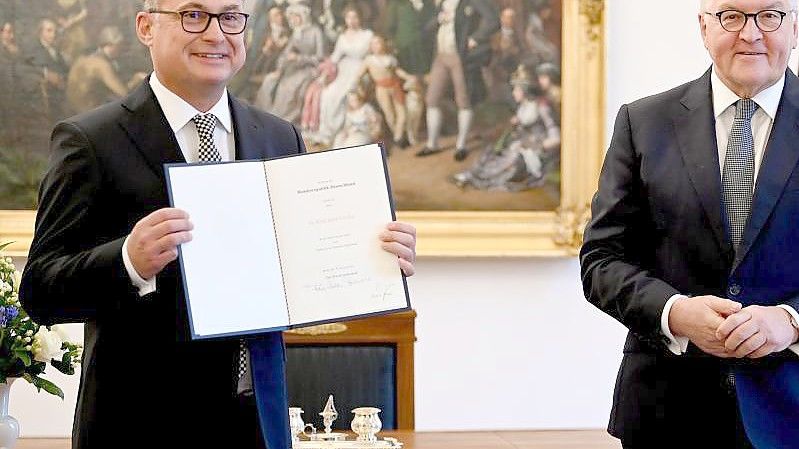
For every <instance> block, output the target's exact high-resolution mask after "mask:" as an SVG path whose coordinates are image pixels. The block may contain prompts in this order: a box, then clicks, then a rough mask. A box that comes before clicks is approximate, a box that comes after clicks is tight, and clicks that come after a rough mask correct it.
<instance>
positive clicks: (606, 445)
mask: <svg viewBox="0 0 799 449" xmlns="http://www.w3.org/2000/svg"><path fill="white" fill-rule="evenodd" d="M379 435H383V436H393V437H395V438H397V439H398V440H400V441H401V442H403V443H404V444H405V445H404V446H403V449H619V448H620V447H621V444H619V442H618V440H616V439H614V438H612V437H610V436H609V435H608V434H607V433H606V432H605V431H604V430H528V431H497V432H412V431H396V432H381V433H380V434H379ZM17 449H70V445H69V439H22V440H20V441H19V444H18V445H17Z"/></svg>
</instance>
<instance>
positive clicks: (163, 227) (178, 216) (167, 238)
mask: <svg viewBox="0 0 799 449" xmlns="http://www.w3.org/2000/svg"><path fill="white" fill-rule="evenodd" d="M193 228H194V225H192V224H191V222H190V221H189V214H187V213H186V212H184V211H182V210H180V209H175V208H163V209H159V210H157V211H155V212H153V213H151V214H150V215H148V216H146V217H144V218H142V219H141V220H139V222H138V223H136V225H135V226H134V227H133V231H131V233H130V235H129V236H128V256H130V261H131V263H132V264H133V268H134V269H135V270H136V272H137V273H139V276H141V277H142V279H150V278H152V277H153V276H155V275H156V274H158V273H160V272H161V270H163V269H164V267H165V266H166V265H167V264H168V263H169V262H172V261H173V260H175V259H177V257H178V245H180V244H181V243H186V242H188V241H190V240H191V232H189V231H191V230H192V229H193Z"/></svg>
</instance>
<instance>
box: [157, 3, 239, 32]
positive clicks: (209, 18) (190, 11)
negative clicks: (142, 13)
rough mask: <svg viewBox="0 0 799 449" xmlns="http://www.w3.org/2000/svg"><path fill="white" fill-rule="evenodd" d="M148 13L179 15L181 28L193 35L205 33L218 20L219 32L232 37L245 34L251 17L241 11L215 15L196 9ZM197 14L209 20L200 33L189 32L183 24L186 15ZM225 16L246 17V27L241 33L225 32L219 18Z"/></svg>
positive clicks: (158, 10)
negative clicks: (214, 20) (205, 16)
mask: <svg viewBox="0 0 799 449" xmlns="http://www.w3.org/2000/svg"><path fill="white" fill-rule="evenodd" d="M147 12H148V13H150V14H177V15H178V17H180V26H181V28H183V31H185V32H187V33H191V34H202V33H205V32H206V31H208V27H209V26H211V20H212V19H216V23H217V25H219V31H221V32H222V33H223V34H227V35H230V36H235V35H237V34H241V33H243V32H244V30H246V29H247V19H248V18H249V17H250V15H249V14H247V13H243V12H240V11H225V12H220V13H218V14H215V13H212V12H208V11H201V10H196V9H192V10H185V11H168V10H165V9H148V10H147ZM197 12H199V13H203V14H206V15H208V20H207V21H206V22H205V27H203V29H202V30H200V31H189V30H187V29H186V24H185V23H183V18H184V17H185V14H188V13H197ZM225 14H236V15H238V16H243V17H244V26H242V27H241V31H239V32H238V33H228V32H227V31H225V30H224V29H223V28H222V22H221V21H220V20H219V18H220V17H221V16H223V15H225Z"/></svg>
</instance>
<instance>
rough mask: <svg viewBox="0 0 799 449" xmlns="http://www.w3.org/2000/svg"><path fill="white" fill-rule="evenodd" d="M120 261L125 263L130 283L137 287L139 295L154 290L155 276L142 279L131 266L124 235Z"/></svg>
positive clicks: (126, 238)
mask: <svg viewBox="0 0 799 449" xmlns="http://www.w3.org/2000/svg"><path fill="white" fill-rule="evenodd" d="M122 262H124V263H125V270H126V271H127V272H128V276H129V277H130V282H131V284H133V286H134V287H136V288H137V289H139V296H144V295H147V294H150V293H152V292H154V291H155V276H153V277H151V278H150V279H142V277H141V276H139V273H137V272H136V269H135V268H133V262H131V261H130V255H129V254H128V237H125V242H124V243H122Z"/></svg>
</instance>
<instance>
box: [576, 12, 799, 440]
mask: <svg viewBox="0 0 799 449" xmlns="http://www.w3.org/2000/svg"><path fill="white" fill-rule="evenodd" d="M796 3H797V2H796V1H795V0H778V1H768V0H726V1H722V0H704V1H702V2H701V10H700V14H699V22H700V27H701V32H702V36H703V38H704V44H705V47H706V48H707V49H708V52H709V53H710V56H711V58H712V60H713V65H712V67H711V69H710V70H709V71H708V72H707V73H705V74H704V75H703V76H702V77H701V78H699V79H697V80H695V81H692V82H689V83H687V84H684V85H682V86H679V87H677V88H675V89H672V90H670V91H668V92H664V93H661V94H658V95H655V96H652V97H648V98H645V99H642V100H639V101H636V102H633V103H631V104H629V105H625V106H623V107H622V108H621V111H620V112H619V115H618V118H617V120H616V127H615V130H614V133H613V138H612V140H611V143H610V148H609V150H608V153H607V156H606V159H605V164H604V167H603V169H602V174H601V177H600V184H599V190H598V192H597V194H596V196H595V197H594V201H593V205H592V212H593V217H592V219H591V222H590V223H589V225H588V227H587V228H586V232H585V243H584V245H583V248H582V251H581V254H580V257H581V265H582V279H583V285H584V289H585V294H586V297H587V298H588V300H589V301H590V302H591V303H593V304H594V305H596V306H597V307H599V308H601V309H602V310H603V311H605V312H606V313H607V314H609V315H610V316H612V317H614V318H616V319H617V320H619V321H620V322H621V323H622V324H624V325H625V326H627V327H628V328H629V330H630V332H629V334H628V336H627V341H626V342H625V345H624V357H623V360H622V364H621V368H620V370H619V375H618V378H617V382H616V392H615V394H614V398H613V399H614V401H613V411H612V413H611V418H610V423H609V427H608V430H609V432H610V433H611V434H612V435H614V436H616V437H618V438H620V439H621V440H622V444H623V446H624V447H625V448H660V447H668V448H675V447H719V448H721V447H724V448H732V447H736V448H748V447H756V448H760V449H765V448H768V449H778V448H786V449H787V448H795V447H797V444H799V358H797V354H799V345H797V344H796V343H797V338H798V337H799V326H798V325H797V321H799V315H797V309H799V263H797V260H799V231H797V226H796V219H797V217H799V194H798V193H799V145H797V139H796V136H797V135H798V134H797V123H799V80H797V78H796V76H795V75H794V74H793V73H792V72H790V71H788V70H786V69H787V64H788V56H789V54H790V52H791V49H792V48H794V47H796V42H797V17H796V9H797V4H796Z"/></svg>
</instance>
